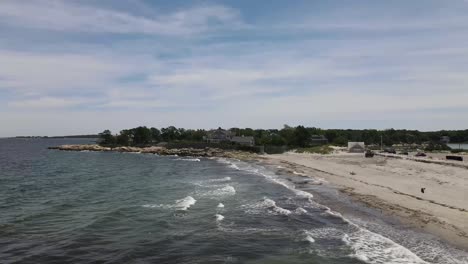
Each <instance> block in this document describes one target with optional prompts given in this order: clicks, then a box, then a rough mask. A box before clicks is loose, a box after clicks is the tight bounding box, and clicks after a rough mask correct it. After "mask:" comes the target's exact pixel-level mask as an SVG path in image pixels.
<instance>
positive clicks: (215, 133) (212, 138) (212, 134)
mask: <svg viewBox="0 0 468 264" xmlns="http://www.w3.org/2000/svg"><path fill="white" fill-rule="evenodd" d="M231 138H232V135H231V132H230V131H228V130H224V129H222V128H220V127H219V128H218V129H214V130H210V131H208V133H207V136H206V137H204V139H205V141H206V142H208V143H220V142H229V141H231Z"/></svg>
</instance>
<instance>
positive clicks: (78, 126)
mask: <svg viewBox="0 0 468 264" xmlns="http://www.w3.org/2000/svg"><path fill="white" fill-rule="evenodd" d="M284 124H288V125H291V126H296V125H300V124H302V125H305V126H310V127H312V126H314V127H321V128H375V129H387V128H396V129H397V128H405V129H419V130H424V131H427V130H441V129H468V1H466V0H446V1H442V0H424V1H423V0H412V1H407V0H392V1H375V0H367V1H362V0H353V1H341V0H337V1H333V0H327V1H324V0H323V1H318V0H316V1H312V0H307V1H275V0H269V1H266V0H264V1H261V0H259V1H251V0H239V1H177V0H174V1H144V0H127V1H115V0H112V1H111V0H100V1H91V0H75V1H72V0H67V1H60V0H44V1H40V0H38V1H28V0H23V1H18V0H1V1H0V137H7V136H17V135H37V136H45V135H48V136H53V135H76V134H93V133H98V132H101V131H103V130H104V129H110V130H111V131H113V132H114V133H117V132H119V131H120V130H121V129H124V128H131V127H136V126H140V125H146V126H148V127H151V126H154V127H166V126H169V125H174V126H176V127H184V128H205V129H209V128H217V127H219V126H221V127H226V128H229V127H251V128H281V127H283V125H284Z"/></svg>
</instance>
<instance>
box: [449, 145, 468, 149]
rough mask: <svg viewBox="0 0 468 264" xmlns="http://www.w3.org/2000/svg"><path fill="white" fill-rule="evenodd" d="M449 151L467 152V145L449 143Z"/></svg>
mask: <svg viewBox="0 0 468 264" xmlns="http://www.w3.org/2000/svg"><path fill="white" fill-rule="evenodd" d="M447 146H449V147H450V148H451V149H464V150H468V144H457V143H449V144H447Z"/></svg>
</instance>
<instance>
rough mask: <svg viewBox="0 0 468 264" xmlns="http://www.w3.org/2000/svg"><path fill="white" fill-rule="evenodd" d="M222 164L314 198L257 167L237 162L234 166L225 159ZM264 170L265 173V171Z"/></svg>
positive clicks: (299, 194)
mask: <svg viewBox="0 0 468 264" xmlns="http://www.w3.org/2000/svg"><path fill="white" fill-rule="evenodd" d="M220 162H221V163H225V164H231V165H235V166H236V167H237V168H238V169H239V170H242V171H247V172H250V173H253V174H256V175H260V176H262V177H264V178H266V179H267V180H269V181H271V182H274V183H276V184H279V185H282V186H284V187H285V188H287V189H289V190H291V191H293V192H294V193H295V194H296V195H298V196H301V197H306V198H313V197H314V196H313V195H312V194H311V193H308V192H305V191H302V190H297V189H296V188H295V186H294V185H291V184H290V183H289V182H287V181H285V180H283V179H279V178H278V177H276V176H274V175H270V174H269V173H268V172H265V173H263V172H261V168H260V167H255V166H254V165H251V164H246V163H245V162H237V164H234V163H233V162H229V161H228V160H225V159H221V160H220ZM262 170H263V171H264V169H262Z"/></svg>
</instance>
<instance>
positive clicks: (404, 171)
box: [260, 153, 468, 250]
mask: <svg viewBox="0 0 468 264" xmlns="http://www.w3.org/2000/svg"><path fill="white" fill-rule="evenodd" d="M260 159H261V160H262V161H263V162H265V163H266V164H270V165H276V166H281V167H282V168H283V169H284V170H286V171H287V172H289V173H291V174H295V175H300V176H303V177H304V178H307V177H314V178H316V177H319V178H321V179H323V180H324V181H326V182H327V183H329V184H330V185H332V186H333V187H336V188H338V189H339V190H340V191H341V192H342V193H344V194H345V195H347V196H349V197H350V198H351V199H352V200H354V201H356V202H358V203H361V204H363V205H365V206H367V207H370V208H373V209H377V210H380V211H381V212H382V214H384V215H387V216H392V217H396V218H397V219H398V220H399V221H401V223H403V224H405V225H409V226H411V227H413V228H416V229H419V230H422V231H424V232H427V233H430V234H433V235H435V236H437V237H440V238H441V239H443V240H444V241H446V242H447V243H449V244H452V245H454V246H455V247H457V248H460V249H462V250H468V221H466V219H467V217H468V205H467V204H466V203H465V202H466V200H467V199H468V196H467V195H468V194H465V193H466V192H465V190H466V187H467V186H468V173H467V170H466V169H464V168H459V167H452V166H446V165H442V164H430V163H421V162H417V161H412V160H402V159H393V158H388V157H381V156H376V157H374V158H372V159H366V158H364V157H363V155H360V154H357V155H356V154H344V153H341V154H332V155H317V154H298V153H285V154H274V155H266V156H262V157H261V158H260ZM421 188H426V189H425V193H422V192H421Z"/></svg>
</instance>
